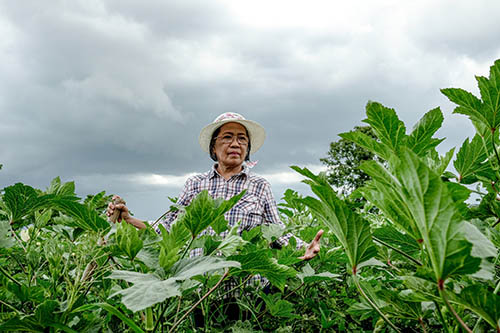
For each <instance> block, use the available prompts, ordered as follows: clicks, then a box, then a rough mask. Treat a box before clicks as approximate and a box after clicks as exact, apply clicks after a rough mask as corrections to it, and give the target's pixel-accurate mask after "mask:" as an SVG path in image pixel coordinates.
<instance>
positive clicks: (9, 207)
mask: <svg viewBox="0 0 500 333" xmlns="http://www.w3.org/2000/svg"><path fill="white" fill-rule="evenodd" d="M4 191H5V194H4V195H3V202H4V206H5V209H6V213H7V216H8V218H9V221H10V222H11V223H15V222H17V221H19V220H20V219H22V218H23V217H25V216H26V215H29V214H31V213H33V212H34V211H35V210H37V209H39V208H42V207H44V206H45V205H47V203H48V202H50V201H51V200H52V199H53V198H54V196H53V195H50V194H49V195H38V193H37V192H36V191H35V189H33V188H32V187H31V186H28V185H24V184H22V183H17V184H15V185H12V186H9V187H6V188H5V189H4Z"/></svg>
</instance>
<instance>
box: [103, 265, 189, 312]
mask: <svg viewBox="0 0 500 333" xmlns="http://www.w3.org/2000/svg"><path fill="white" fill-rule="evenodd" d="M108 278H110V279H120V280H125V281H127V282H130V283H133V284H134V285H133V286H132V287H130V288H126V289H122V290H119V291H117V292H115V293H113V294H112V295H110V296H109V297H113V296H116V295H122V303H123V304H124V305H125V306H126V307H127V308H128V309H129V310H131V311H134V312H136V311H139V310H144V309H146V308H148V307H150V306H152V305H154V304H156V303H160V302H163V301H164V300H166V299H167V298H170V297H174V296H180V295H181V292H180V290H179V284H178V283H177V282H176V280H175V279H167V280H161V279H159V278H158V277H156V276H155V275H152V274H143V273H137V272H129V271H119V270H117V271H113V272H112V273H111V275H110V276H109V277H108Z"/></svg>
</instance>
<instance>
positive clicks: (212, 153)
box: [209, 126, 252, 162]
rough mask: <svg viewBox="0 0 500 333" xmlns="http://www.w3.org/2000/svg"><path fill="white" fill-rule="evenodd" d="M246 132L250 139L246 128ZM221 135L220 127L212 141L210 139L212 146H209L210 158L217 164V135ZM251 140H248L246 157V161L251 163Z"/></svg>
mask: <svg viewBox="0 0 500 333" xmlns="http://www.w3.org/2000/svg"><path fill="white" fill-rule="evenodd" d="M221 127H222V126H221ZM245 132H246V133H247V137H248V138H249V139H250V136H249V135H248V130H247V129H246V127H245ZM219 133H220V127H219V128H217V129H216V130H215V131H214V133H213V134H212V139H210V146H209V151H210V158H211V159H212V160H214V161H215V162H217V155H216V154H215V150H214V148H215V140H216V138H217V135H219ZM250 141H251V140H248V146H247V156H246V157H245V161H250V149H251V148H252V146H251V144H250Z"/></svg>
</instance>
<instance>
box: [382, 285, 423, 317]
mask: <svg viewBox="0 0 500 333" xmlns="http://www.w3.org/2000/svg"><path fill="white" fill-rule="evenodd" d="M377 296H378V297H379V298H380V299H381V300H382V301H384V302H385V303H387V306H386V307H384V308H383V310H384V311H385V312H387V313H388V314H390V315H392V316H394V317H395V318H402V319H411V320H417V321H418V320H419V319H420V318H422V317H423V314H422V305H421V302H419V301H416V302H412V301H406V300H403V299H401V298H400V295H399V293H398V292H395V291H392V290H389V289H382V290H379V291H377Z"/></svg>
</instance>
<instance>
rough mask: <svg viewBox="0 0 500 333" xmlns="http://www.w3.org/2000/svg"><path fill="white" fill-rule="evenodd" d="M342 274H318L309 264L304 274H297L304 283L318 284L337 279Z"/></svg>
mask: <svg viewBox="0 0 500 333" xmlns="http://www.w3.org/2000/svg"><path fill="white" fill-rule="evenodd" d="M340 276H341V275H340V274H333V273H330V272H323V273H318V274H316V272H315V271H314V269H313V268H312V267H311V265H309V263H307V264H306V265H305V266H304V267H303V268H302V272H300V273H298V274H297V277H298V278H299V279H300V281H302V282H304V283H311V282H318V281H327V280H331V279H335V278H338V277H340Z"/></svg>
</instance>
